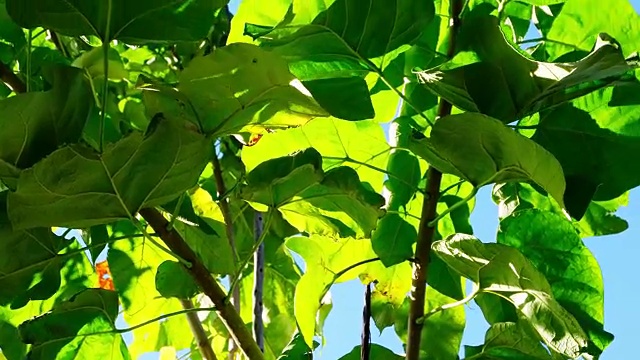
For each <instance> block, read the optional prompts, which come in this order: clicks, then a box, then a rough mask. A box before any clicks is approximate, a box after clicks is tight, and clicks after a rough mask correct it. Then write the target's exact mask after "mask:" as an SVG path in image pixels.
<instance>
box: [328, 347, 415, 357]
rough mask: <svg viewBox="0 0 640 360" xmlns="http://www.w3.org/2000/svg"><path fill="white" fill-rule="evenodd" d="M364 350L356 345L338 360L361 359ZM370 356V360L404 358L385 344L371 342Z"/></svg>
mask: <svg viewBox="0 0 640 360" xmlns="http://www.w3.org/2000/svg"><path fill="white" fill-rule="evenodd" d="M361 351H362V347H361V346H360V345H358V346H356V347H354V348H353V350H351V352H350V353H348V354H347V355H344V356H342V357H341V358H340V359H338V360H360V359H361V358H360V352H361ZM369 351H370V352H369V357H368V358H367V359H368V360H402V359H404V357H403V356H400V355H398V354H395V353H394V352H393V351H391V350H389V349H387V348H386V347H384V346H381V345H378V344H371V346H370V347H369Z"/></svg>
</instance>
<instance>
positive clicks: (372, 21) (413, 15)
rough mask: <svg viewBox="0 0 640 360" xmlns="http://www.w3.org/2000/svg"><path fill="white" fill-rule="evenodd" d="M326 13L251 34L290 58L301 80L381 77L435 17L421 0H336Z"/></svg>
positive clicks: (306, 14)
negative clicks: (369, 73)
mask: <svg viewBox="0 0 640 360" xmlns="http://www.w3.org/2000/svg"><path fill="white" fill-rule="evenodd" d="M363 7H364V8H363ZM322 10H323V11H321V12H314V11H309V10H307V12H303V14H302V15H298V16H299V17H305V20H297V19H296V18H295V17H294V19H285V21H284V22H283V24H282V25H281V26H277V27H276V28H275V29H274V30H273V31H271V32H269V33H268V34H266V35H265V34H256V33H254V34H251V35H252V36H260V38H259V41H260V45H261V46H262V47H265V48H267V49H270V50H272V51H274V52H275V53H277V54H279V55H281V56H283V57H284V58H285V59H287V61H289V64H290V67H291V71H292V72H293V74H294V75H295V76H296V77H298V78H299V79H300V80H315V79H326V78H337V77H351V76H364V75H366V74H367V73H368V72H370V71H373V72H376V73H379V72H381V69H383V68H384V67H385V66H386V65H387V64H388V63H389V62H390V61H391V60H393V58H395V57H396V56H398V54H400V53H402V52H403V51H406V50H407V49H408V48H409V46H407V45H409V44H412V43H413V42H415V41H416V40H417V39H418V38H419V37H420V35H421V34H422V31H423V29H424V28H425V27H426V25H427V24H429V22H431V20H432V19H433V17H434V14H435V7H434V5H433V2H431V1H420V0H394V1H392V2H390V3H388V2H378V1H373V0H369V1H367V2H366V3H362V2H361V1H358V0H336V1H334V2H333V3H332V4H331V5H330V6H329V7H327V8H326V9H324V6H323V8H322ZM295 13H296V11H294V16H296V14H295ZM389 19H394V20H393V21H390V20H389ZM296 20H297V21H296Z"/></svg>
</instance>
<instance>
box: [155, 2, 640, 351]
mask: <svg viewBox="0 0 640 360" xmlns="http://www.w3.org/2000/svg"><path fill="white" fill-rule="evenodd" d="M238 3H239V0H232V1H230V8H231V11H232V12H235V10H236V9H237V6H238ZM631 3H632V4H633V5H634V6H635V8H636V10H638V9H639V8H640V0H632V1H631ZM532 30H533V29H532ZM531 35H532V36H531V37H537V35H536V33H535V32H532V34H531ZM630 204H631V205H630V206H628V207H625V208H622V209H620V211H618V215H619V216H621V217H622V218H624V219H626V220H627V221H628V222H629V224H630V226H629V229H628V230H627V231H626V232H624V233H622V234H618V235H611V236H602V237H597V238H589V239H585V243H586V245H587V246H588V247H589V248H590V249H591V251H592V252H593V254H594V256H595V257H596V259H597V260H598V262H599V263H600V266H601V269H602V273H603V277H604V282H605V326H606V327H605V328H606V330H608V331H609V332H612V333H613V334H614V335H615V337H616V338H615V340H614V341H613V343H612V344H611V345H610V346H609V348H608V349H607V350H606V351H605V353H604V354H603V356H602V357H601V359H602V360H619V359H630V358H632V355H634V354H635V353H636V348H637V346H636V345H637V339H638V337H637V335H635V331H636V330H637V328H636V327H637V324H640V306H638V302H637V300H636V296H640V290H639V287H638V286H637V285H636V284H637V280H634V278H633V277H632V276H630V275H629V274H628V272H629V271H630V270H635V269H634V268H633V265H635V264H637V261H638V254H640V239H638V238H637V237H638V234H640V190H634V191H632V192H631V196H630ZM471 223H472V225H473V228H474V232H475V235H476V236H477V237H478V238H479V239H481V240H483V241H485V242H488V241H495V236H496V231H497V228H498V210H497V206H496V205H495V204H494V203H493V202H492V201H491V187H485V188H484V189H482V190H481V191H480V192H479V193H478V195H477V202H476V207H475V210H474V211H473V213H472V215H471ZM331 293H332V298H333V310H332V311H331V313H330V315H329V317H328V318H327V320H326V323H325V331H324V333H325V336H326V346H324V347H323V348H322V349H320V350H319V351H318V352H317V356H316V358H317V359H326V360H335V359H338V358H340V357H341V356H342V355H344V354H346V353H348V352H349V351H351V349H352V348H353V347H354V346H356V345H358V344H359V343H360V331H361V329H360V326H361V316H362V305H363V301H362V299H363V294H364V286H363V285H362V284H361V283H360V282H359V281H358V280H354V281H350V282H345V283H341V284H337V285H334V286H333V287H332V289H331ZM465 309H466V312H467V327H466V330H465V333H464V337H463V340H462V343H463V344H466V345H478V344H482V343H483V342H484V333H485V331H486V329H487V328H488V324H487V323H486V322H485V320H484V318H483V317H482V313H481V312H480V310H479V308H478V307H477V306H476V305H475V304H474V303H473V302H472V303H470V304H468V305H466V306H465ZM372 341H373V342H374V343H378V344H380V345H383V346H386V347H387V348H389V349H391V350H394V351H395V352H396V353H399V354H401V353H403V351H402V344H401V342H400V340H399V339H398V338H397V336H396V335H395V332H394V330H393V328H387V329H386V330H385V331H384V332H383V333H382V335H380V336H378V332H377V330H376V329H375V326H373V324H372ZM434 341H437V339H434ZM149 355H151V354H148V355H147V356H145V357H144V358H145V359H152V358H155V356H153V357H149Z"/></svg>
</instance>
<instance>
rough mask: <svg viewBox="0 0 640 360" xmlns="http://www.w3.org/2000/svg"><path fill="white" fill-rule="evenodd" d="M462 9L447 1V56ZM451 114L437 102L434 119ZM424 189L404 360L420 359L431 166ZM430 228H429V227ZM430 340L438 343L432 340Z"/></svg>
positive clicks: (432, 207)
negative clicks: (448, 6)
mask: <svg viewBox="0 0 640 360" xmlns="http://www.w3.org/2000/svg"><path fill="white" fill-rule="evenodd" d="M463 7H464V2H463V0H451V2H450V9H449V10H450V13H451V18H452V21H451V26H450V27H449V48H448V49H447V57H448V58H452V57H453V55H455V51H456V41H455V40H456V34H457V32H458V28H459V27H460V13H461V12H462V9H463ZM449 114H451V104H450V103H449V102H447V101H446V100H444V99H440V105H439V106H438V119H439V118H442V117H444V116H447V115H449ZM426 177H427V186H426V194H425V196H424V201H423V203H422V214H421V218H420V227H419V229H418V239H417V243H416V252H415V258H416V262H414V264H413V277H412V290H411V294H410V299H411V302H410V305H409V319H408V321H409V324H408V333H407V355H406V359H407V360H418V359H419V357H420V340H421V337H422V328H423V323H422V322H421V321H420V319H421V318H422V317H423V316H424V304H425V300H426V299H425V296H426V292H427V291H426V290H427V279H428V272H427V269H428V267H429V263H430V262H431V258H430V256H431V244H432V242H433V237H434V234H435V226H436V224H429V222H430V221H431V220H433V219H434V218H435V217H436V208H437V206H438V197H439V196H440V184H441V181H442V173H441V172H440V171H438V170H437V169H435V168H433V167H429V169H428V170H427V174H426ZM430 225H431V226H430ZM433 341H438V340H437V339H433Z"/></svg>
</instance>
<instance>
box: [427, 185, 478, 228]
mask: <svg viewBox="0 0 640 360" xmlns="http://www.w3.org/2000/svg"><path fill="white" fill-rule="evenodd" d="M477 193H478V188H477V187H474V188H473V190H471V193H469V195H467V196H466V197H465V198H464V199H462V200H460V201H458V202H457V203H455V204H453V206H451V207H448V208H447V210H445V211H443V212H442V214H439V215H438V216H437V217H436V218H435V219H433V220H431V221H430V222H429V224H428V226H430V227H435V226H436V224H437V223H438V221H439V220H442V219H443V218H444V217H445V216H447V215H448V214H449V213H450V212H452V211H453V210H455V209H457V208H459V207H461V206H463V205H465V204H466V203H468V202H469V201H471V199H473V197H474V196H476V194H477Z"/></svg>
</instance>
